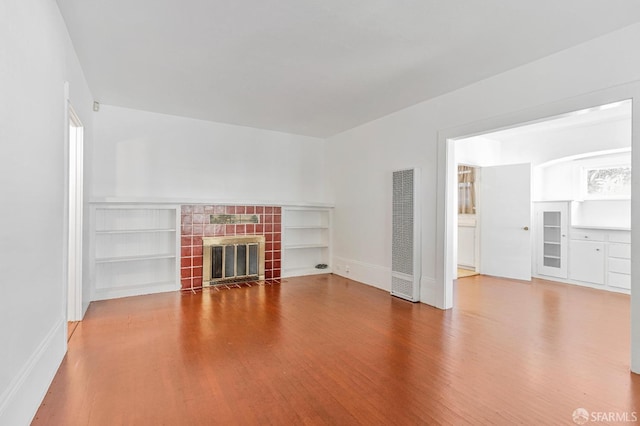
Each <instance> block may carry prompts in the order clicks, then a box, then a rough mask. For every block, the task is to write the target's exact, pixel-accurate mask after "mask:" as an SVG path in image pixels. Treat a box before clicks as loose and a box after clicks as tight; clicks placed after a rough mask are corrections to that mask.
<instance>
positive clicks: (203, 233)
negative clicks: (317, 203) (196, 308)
mask: <svg viewBox="0 0 640 426" xmlns="http://www.w3.org/2000/svg"><path fill="white" fill-rule="evenodd" d="M281 213H282V209H281V207H274V206H253V205H252V206H238V205H217V204H215V205H183V206H182V207H181V216H180V217H181V240H180V241H181V250H180V253H181V262H180V264H181V266H182V267H181V271H180V276H181V280H180V282H181V286H182V289H190V288H192V285H193V288H200V287H202V264H203V261H202V238H203V237H218V236H232V235H264V237H265V242H266V243H265V259H266V260H267V261H266V262H265V279H269V280H271V279H280V274H281V268H280V263H281V261H280V259H281V251H280V250H281V238H282V234H281V221H282V219H281V218H282V216H281ZM211 214H251V215H253V214H255V215H257V216H258V219H259V223H257V224H226V225H223V224H210V223H209V215H211Z"/></svg>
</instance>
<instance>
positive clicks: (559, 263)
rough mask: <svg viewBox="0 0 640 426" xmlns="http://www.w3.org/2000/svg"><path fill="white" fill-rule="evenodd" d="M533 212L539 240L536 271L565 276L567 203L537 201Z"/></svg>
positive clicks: (548, 274)
mask: <svg viewBox="0 0 640 426" xmlns="http://www.w3.org/2000/svg"><path fill="white" fill-rule="evenodd" d="M535 212H536V223H537V229H538V241H539V244H538V247H537V258H538V259H537V267H538V273H539V274H542V275H547V276H550V277H556V278H567V233H568V226H569V222H568V219H569V216H568V212H569V206H568V203H567V202H557V203H537V204H536V209H535Z"/></svg>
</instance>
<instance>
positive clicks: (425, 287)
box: [420, 275, 447, 309]
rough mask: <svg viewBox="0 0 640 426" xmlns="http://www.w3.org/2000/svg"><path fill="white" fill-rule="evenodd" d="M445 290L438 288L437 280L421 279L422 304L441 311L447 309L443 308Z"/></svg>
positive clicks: (430, 278)
mask: <svg viewBox="0 0 640 426" xmlns="http://www.w3.org/2000/svg"><path fill="white" fill-rule="evenodd" d="M442 292H443V289H442V288H441V287H439V286H437V283H436V280H435V278H432V277H425V276H424V275H423V276H422V277H421V278H420V302H422V303H424V304H427V305H430V306H433V307H435V308H439V309H447V307H446V306H443V297H442Z"/></svg>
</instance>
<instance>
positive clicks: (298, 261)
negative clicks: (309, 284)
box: [282, 207, 331, 277]
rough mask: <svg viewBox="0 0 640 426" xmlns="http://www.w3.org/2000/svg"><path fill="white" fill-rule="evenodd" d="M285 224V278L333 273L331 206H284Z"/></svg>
mask: <svg viewBox="0 0 640 426" xmlns="http://www.w3.org/2000/svg"><path fill="white" fill-rule="evenodd" d="M282 226H283V235H282V244H283V253H282V262H283V269H282V276H283V277H293V276H302V275H313V274H326V273H330V272H331V266H330V261H331V209H329V208H306V207H296V208H294V207H288V208H284V209H283V212H282ZM319 264H325V265H327V268H326V269H318V268H316V265H319Z"/></svg>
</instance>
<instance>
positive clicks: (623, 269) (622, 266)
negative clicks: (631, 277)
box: [609, 257, 631, 274]
mask: <svg viewBox="0 0 640 426" xmlns="http://www.w3.org/2000/svg"><path fill="white" fill-rule="evenodd" d="M609 272H618V273H620V274H630V273H631V260H630V259H616V258H613V257H610V258H609Z"/></svg>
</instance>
